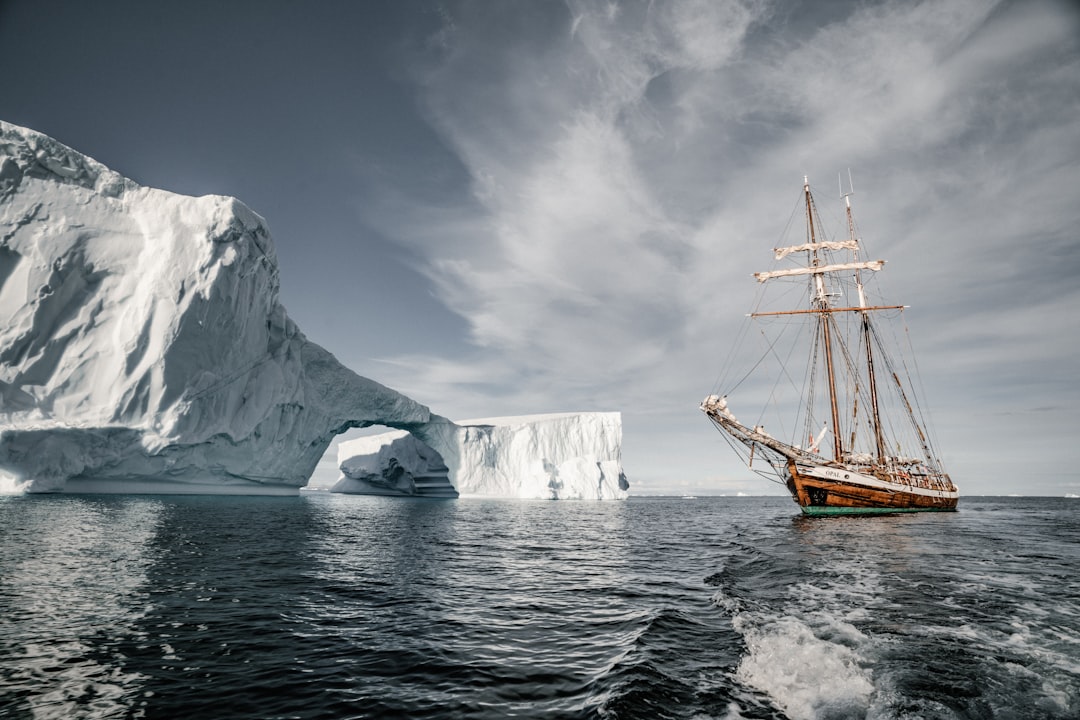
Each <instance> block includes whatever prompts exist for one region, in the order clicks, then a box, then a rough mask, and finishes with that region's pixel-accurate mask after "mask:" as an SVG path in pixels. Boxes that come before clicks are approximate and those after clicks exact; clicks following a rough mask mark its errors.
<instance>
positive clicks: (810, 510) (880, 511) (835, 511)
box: [800, 505, 956, 515]
mask: <svg viewBox="0 0 1080 720" xmlns="http://www.w3.org/2000/svg"><path fill="white" fill-rule="evenodd" d="M800 507H802V506H800ZM802 511H803V514H805V515H886V514H892V513H905V512H907V513H910V512H955V511H956V508H954V507H951V508H930V507H927V508H869V507H865V508H864V507H827V506H823V505H811V506H808V507H802Z"/></svg>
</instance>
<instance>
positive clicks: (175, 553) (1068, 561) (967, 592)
mask: <svg viewBox="0 0 1080 720" xmlns="http://www.w3.org/2000/svg"><path fill="white" fill-rule="evenodd" d="M0 540H2V541H0V716H2V717H4V718H22V717H25V718H65V719H66V718H181V717H182V718H230V719H236V718H260V719H262V718H508V717H524V718H793V719H799V718H1077V717H1080V500H1069V499H1051V498H964V499H962V501H961V506H960V510H959V511H958V512H956V513H945V514H916V515H898V516H883V517H865V518H863V517H837V518H804V517H801V516H800V515H799V514H798V508H797V507H796V506H795V505H794V504H793V503H792V502H791V501H790V500H788V499H787V498H697V499H682V498H631V499H630V500H629V501H627V502H612V503H586V502H514V501H485V500H456V501H430V500H429V501H422V500H421V501H415V500H403V499H394V498H378V497H357V496H338V495H334V496H331V495H326V494H311V495H301V496H300V497H295V498H227V497H225V498H222V497H212V498H195V497H149V496H143V497H138V496H131V497H120V496H32V497H5V498H0Z"/></svg>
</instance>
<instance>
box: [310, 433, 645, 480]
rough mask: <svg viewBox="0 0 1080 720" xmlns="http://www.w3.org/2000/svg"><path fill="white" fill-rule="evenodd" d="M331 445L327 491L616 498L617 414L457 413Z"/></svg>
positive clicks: (618, 470)
mask: <svg viewBox="0 0 1080 720" xmlns="http://www.w3.org/2000/svg"><path fill="white" fill-rule="evenodd" d="M414 433H415V434H409V433H406V432H400V431H394V432H388V433H382V434H380V435H373V436H368V437H361V438H357V439H356V440H350V441H345V442H342V443H340V444H339V445H338V464H339V466H340V468H341V477H340V478H339V479H338V481H337V483H335V484H334V485H332V486H331V487H330V490H331V491H333V492H344V493H361V494H404V495H421V496H443V497H445V496H448V495H449V496H453V494H456V493H460V494H461V495H463V496H466V497H467V496H482V497H505V498H537V499H586V500H611V499H623V498H625V497H626V495H627V489H628V487H629V484H628V483H627V480H626V476H625V475H624V474H623V469H622V417H621V415H620V414H619V413H617V412H589V413H562V414H549V415H529V416H517V417H501V418H485V419H479V420H463V421H460V422H457V423H454V422H450V421H448V420H445V419H443V418H438V417H433V419H432V422H431V423H428V424H426V425H424V426H422V427H419V428H416V429H414Z"/></svg>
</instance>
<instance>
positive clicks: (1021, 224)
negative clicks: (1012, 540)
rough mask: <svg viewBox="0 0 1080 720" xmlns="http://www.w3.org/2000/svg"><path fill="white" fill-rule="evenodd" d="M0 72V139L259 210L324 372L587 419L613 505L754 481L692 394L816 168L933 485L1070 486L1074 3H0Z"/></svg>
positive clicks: (1074, 317)
mask: <svg viewBox="0 0 1080 720" xmlns="http://www.w3.org/2000/svg"><path fill="white" fill-rule="evenodd" d="M0 76H2V77H3V83H2V85H0V119H3V120H5V121H8V122H11V123H14V124H16V125H22V126H25V127H30V128H33V129H35V130H38V131H40V132H43V133H45V134H48V135H50V136H52V137H54V138H56V139H58V140H60V141H61V142H63V143H65V144H67V145H69V146H71V147H73V148H75V149H76V150H79V151H80V152H83V153H85V154H87V155H90V156H91V157H93V158H95V159H97V160H99V161H100V162H102V163H104V164H105V165H107V166H109V167H110V168H112V169H114V170H116V171H117V172H120V173H121V174H123V175H125V176H127V177H129V178H131V179H133V180H135V181H136V182H138V183H140V184H142V185H147V186H151V187H156V188H162V189H166V190H170V191H173V192H178V193H183V194H188V195H205V194H222V195H231V196H234V197H237V198H239V199H240V200H241V201H243V202H244V203H245V204H246V205H248V206H249V207H251V208H252V209H253V210H255V211H256V212H257V213H259V214H260V215H262V216H263V217H264V218H266V220H267V222H268V224H269V227H270V230H271V233H272V235H273V238H274V241H275V243H276V246H277V253H278V259H279V263H280V275H281V300H282V303H283V304H284V305H285V307H286V309H287V310H288V312H289V314H290V316H291V317H292V318H293V319H294V320H296V322H297V324H298V325H299V326H300V328H301V329H302V330H303V332H304V333H305V334H306V335H307V336H308V337H309V338H310V339H311V340H313V341H314V342H317V343H318V344H320V345H322V346H324V347H326V348H327V349H328V350H330V351H331V352H333V353H334V354H335V355H336V356H337V358H338V359H339V360H340V361H341V362H342V363H344V364H345V365H347V366H348V367H350V368H351V369H353V370H354V371H356V372H358V373H359V374H361V375H364V376H367V377H370V378H373V379H375V380H377V381H379V382H381V383H383V384H385V385H388V386H390V387H392V388H394V389H396V390H399V391H401V392H403V393H405V394H406V395H408V396H410V397H412V398H413V399H415V400H417V401H419V402H422V403H424V404H426V405H428V406H429V407H431V409H432V410H433V411H434V412H436V413H439V414H441V415H444V416H447V417H450V418H452V419H465V418H473V417H490V416H497V415H518V414H531V413H540V412H570V411H591V410H596V411H613V410H615V411H620V412H621V413H622V419H623V433H624V435H623V465H624V468H625V471H626V473H627V476H628V478H629V480H630V482H631V492H632V493H634V494H643V495H644V494H669V493H676V494H736V493H746V494H782V493H783V492H784V491H783V489H782V488H780V487H779V486H777V485H772V484H770V483H768V482H766V481H765V480H763V479H761V478H760V477H758V476H757V475H755V474H753V473H751V472H749V471H747V469H746V468H745V466H743V465H742V463H741V461H740V460H739V458H738V457H737V456H736V455H735V454H734V453H733V452H732V451H731V449H730V448H729V447H728V446H727V445H726V443H725V442H724V441H723V439H722V438H721V437H720V436H719V434H718V433H717V431H716V430H715V429H714V428H713V427H712V425H711V424H710V423H709V422H708V420H707V419H706V418H705V416H704V415H702V413H701V412H700V411H699V410H698V404H699V402H700V401H701V399H702V398H703V397H704V396H705V395H707V394H709V393H711V392H713V391H714V390H716V389H717V388H716V387H715V385H716V381H717V378H718V377H719V375H720V372H721V367H720V365H721V363H722V362H723V360H724V358H725V357H727V356H728V354H729V348H730V346H731V344H732V341H733V339H734V338H735V336H736V335H737V333H738V331H739V328H740V326H741V323H742V322H743V321H744V316H745V314H746V313H747V312H748V311H749V309H750V305H751V303H752V301H753V298H754V296H755V293H756V292H757V288H756V282H755V281H754V279H753V277H752V273H753V272H755V271H759V270H768V269H769V265H770V263H771V248H772V247H774V246H775V245H776V244H777V240H778V238H780V237H781V236H782V235H783V233H784V230H785V226H786V225H787V223H788V220H789V218H790V216H791V212H792V207H793V206H794V204H795V203H796V202H797V201H798V199H799V195H800V192H801V190H802V182H803V176H804V175H805V176H808V177H809V179H810V183H811V187H812V188H814V190H815V197H816V200H817V203H818V205H819V206H820V207H822V209H823V210H824V211H825V212H824V213H823V214H824V215H825V216H826V218H827V221H828V222H830V223H831V225H830V228H831V229H832V230H833V231H834V232H836V233H839V234H841V235H842V234H843V225H842V215H841V213H842V206H841V204H840V199H839V189H838V187H837V177H838V173H843V174H844V177H845V178H846V177H847V171H848V169H850V170H851V173H852V177H853V178H854V187H855V191H856V193H855V196H854V197H853V204H854V208H855V213H856V218H857V220H858V225H859V230H860V233H861V235H862V237H863V238H864V239H865V240H866V241H867V242H868V244H869V246H870V247H871V248H872V253H873V254H874V255H876V256H880V257H882V258H884V259H886V260H888V265H887V266H886V270H885V271H884V273H883V275H882V283H883V284H887V287H888V288H889V290H890V292H891V293H892V294H893V295H894V297H893V298H891V299H892V300H894V301H895V302H898V303H904V304H907V305H909V306H910V308H909V309H908V310H907V311H905V315H906V318H907V322H908V325H909V327H910V334H911V338H912V343H913V345H914V347H915V350H916V352H918V367H919V370H920V374H921V379H922V384H923V386H924V388H925V391H926V396H927V397H926V399H927V403H928V406H929V409H930V413H931V415H932V418H933V420H934V426H935V435H936V437H937V440H938V450H939V451H940V453H941V455H942V458H943V460H944V462H945V465H946V468H947V469H948V470H949V472H950V474H951V475H952V477H953V479H954V481H955V482H956V483H957V484H958V485H959V486H960V489H961V492H962V494H966V495H984V494H991V495H993V494H1022V495H1059V496H1060V495H1064V494H1069V493H1080V469H1078V468H1080V463H1078V462H1077V461H1076V458H1075V456H1074V454H1075V447H1076V446H1077V438H1078V433H1080V360H1078V355H1080V353H1078V350H1080V320H1078V316H1080V190H1078V188H1080V11H1078V10H1077V6H1076V5H1075V4H1073V3H1069V2H1064V1H1061V2H1055V1H1050V0H1026V1H1023V2H1020V1H1018V2H992V1H990V0H937V1H927V2H912V1H911V0H905V1H903V2H891V1H884V2H874V1H872V0H858V1H854V2H841V1H835V2H832V1H830V2H814V3H806V2H796V1H795V0H775V1H770V0H743V1H739V2H734V1H733V2H725V1H724V0H671V1H670V2H630V1H625V2H581V1H579V0H568V1H567V2H556V1H555V0H533V1H530V2H524V1H511V0H506V1H497V0H487V1H480V0H474V1H468V0H466V1H461V2H458V1H450V2H436V1H435V0H432V1H425V2H420V1H418V0H382V1H381V0H367V1H365V2H329V1H319V2H305V3H301V2H275V1H273V0H259V1H258V2H241V1H238V0H230V1H228V2H220V0H215V2H201V1H199V0H183V1H182V2H179V1H177V2H173V1H171V0H160V1H157V2H153V3H148V2H142V1H134V2H120V1H118V0H99V1H98V2H94V3H85V2H76V1H74V0H72V1H70V2H57V1H55V0H0ZM886 277H887V280H886V279H885V278H886ZM758 400H759V399H758V398H753V397H748V398H746V399H745V400H743V399H742V398H738V397H734V396H733V397H729V401H730V402H731V403H732V406H733V408H734V409H736V411H738V409H739V408H740V407H744V406H745V407H749V406H753V404H754V403H755V402H757V401H758ZM334 456H335V448H334V446H332V447H331V450H330V452H329V453H328V456H327V458H326V459H325V461H324V463H323V464H322V465H321V466H320V469H319V470H318V471H317V472H318V473H332V472H333V467H334V459H333V458H334Z"/></svg>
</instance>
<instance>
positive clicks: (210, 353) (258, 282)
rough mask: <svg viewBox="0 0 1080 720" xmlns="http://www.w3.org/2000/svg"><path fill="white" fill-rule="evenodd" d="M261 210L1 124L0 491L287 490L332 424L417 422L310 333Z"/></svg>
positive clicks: (295, 485) (339, 428) (293, 489)
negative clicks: (158, 180)
mask: <svg viewBox="0 0 1080 720" xmlns="http://www.w3.org/2000/svg"><path fill="white" fill-rule="evenodd" d="M278 288H279V279H278V265H277V260H276V256H275V251H274V244H273V241H272V239H271V237H270V233H269V231H268V229H267V226H266V223H265V221H264V220H263V219H262V218H261V217H259V216H258V215H256V214H255V213H254V212H252V211H251V210H249V209H248V208H247V207H246V206H244V205H243V204H242V203H241V202H239V201H238V200H235V199H233V198H228V197H221V196H213V195H209V196H204V197H188V196H182V195H178V194H173V193H170V192H166V191H163V190H157V189H152V188H145V187H140V186H139V185H137V184H136V183H134V182H132V181H131V180H129V179H126V178H124V177H121V176H120V175H119V174H117V173H115V172H113V171H112V170H109V169H108V168H106V167H105V166H103V165H102V164H100V163H98V162H97V161H95V160H93V159H91V158H89V157H86V156H85V155H82V154H80V153H78V152H76V151H74V150H72V149H71V148H68V147H66V146H64V145H62V144H61V143H59V142H57V141H55V140H53V139H51V138H49V137H47V136H45V135H42V134H40V133H37V132H34V131H32V130H28V129H25V128H21V127H18V126H15V125H11V124H8V123H3V122H0V491H7V492H64V491H66V492H167V493H182V492H197V493H238V494H295V493H297V492H298V491H299V488H300V487H302V486H303V485H305V484H306V483H307V481H308V478H309V477H310V476H311V474H312V472H313V470H314V468H315V466H316V464H317V463H318V461H319V459H320V458H321V456H322V455H323V452H324V451H325V450H326V448H327V447H328V446H329V444H330V442H331V440H332V439H333V438H334V437H335V436H336V435H337V434H339V433H341V432H343V431H345V430H347V429H348V428H352V427H365V426H369V425H385V426H388V427H391V428H400V429H402V430H410V429H414V428H417V427H421V426H424V425H426V424H427V423H429V422H431V421H432V419H433V417H435V416H432V414H431V412H430V410H429V409H428V408H427V407H426V406H424V405H421V404H420V403H417V402H415V401H414V400H412V399H410V398H408V397H406V396H404V395H402V394H401V393H398V392H396V391H394V390H392V389H390V388H387V387H385V386H383V385H380V384H379V383H377V382H375V381H373V380H369V379H367V378H364V377H361V376H359V375H357V374H355V373H354V372H352V371H351V370H349V369H348V368H346V367H344V366H343V365H341V364H340V363H339V362H338V361H337V360H336V359H335V358H334V357H333V355H331V354H330V353H329V352H328V351H327V350H325V349H323V348H322V347H320V346H318V345H316V344H314V343H312V342H310V341H309V340H307V338H305V337H304V335H303V333H301V332H300V330H299V329H298V328H297V326H296V325H295V324H294V323H293V321H292V320H290V319H289V317H288V315H287V314H286V312H285V309H284V308H283V307H282V306H281V304H280V303H279V302H278Z"/></svg>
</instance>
